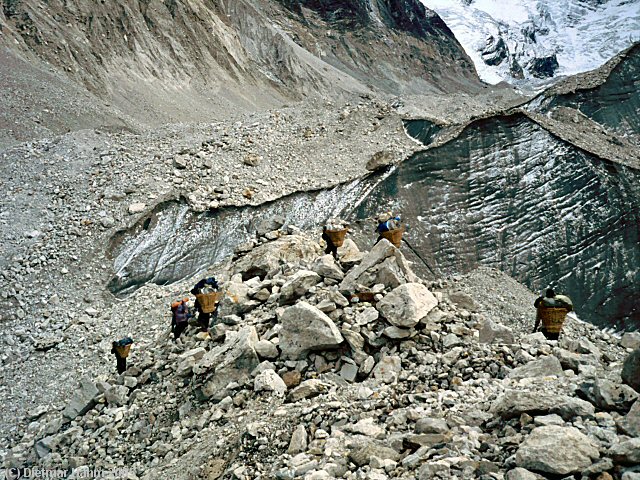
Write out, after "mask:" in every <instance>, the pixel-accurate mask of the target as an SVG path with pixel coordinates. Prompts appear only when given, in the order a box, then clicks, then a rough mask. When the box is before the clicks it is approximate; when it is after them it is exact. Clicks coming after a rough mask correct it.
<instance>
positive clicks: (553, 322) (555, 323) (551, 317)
mask: <svg viewBox="0 0 640 480" xmlns="http://www.w3.org/2000/svg"><path fill="white" fill-rule="evenodd" d="M567 312H568V310H567V309H566V308H557V307H539V308H538V318H539V319H540V320H542V326H543V327H544V329H545V330H546V331H547V332H549V333H560V330H562V325H563V324H564V320H565V318H566V316H567Z"/></svg>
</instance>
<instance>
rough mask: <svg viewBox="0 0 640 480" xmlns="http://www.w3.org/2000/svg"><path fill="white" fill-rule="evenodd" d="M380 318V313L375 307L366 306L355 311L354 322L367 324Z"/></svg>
mask: <svg viewBox="0 0 640 480" xmlns="http://www.w3.org/2000/svg"><path fill="white" fill-rule="evenodd" d="M378 318H380V313H378V310H376V309H375V307H366V308H364V309H362V310H360V311H359V312H357V313H356V323H357V324H358V325H360V326H363V325H368V324H369V323H371V322H375V321H376V320H377V319H378Z"/></svg>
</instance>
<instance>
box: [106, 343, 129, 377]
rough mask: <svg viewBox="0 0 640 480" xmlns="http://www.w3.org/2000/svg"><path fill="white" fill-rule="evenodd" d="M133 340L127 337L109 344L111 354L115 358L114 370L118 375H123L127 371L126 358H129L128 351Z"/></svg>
mask: <svg viewBox="0 0 640 480" xmlns="http://www.w3.org/2000/svg"><path fill="white" fill-rule="evenodd" d="M132 343H133V340H131V339H130V338H129V337H125V338H123V339H122V340H118V341H117V342H113V343H112V344H111V353H113V354H114V355H115V356H116V368H117V369H118V373H124V372H125V371H126V370H127V357H128V356H129V349H130V348H131V344H132Z"/></svg>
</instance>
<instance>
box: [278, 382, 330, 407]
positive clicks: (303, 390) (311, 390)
mask: <svg viewBox="0 0 640 480" xmlns="http://www.w3.org/2000/svg"><path fill="white" fill-rule="evenodd" d="M328 390H329V385H328V384H326V383H324V382H321V381H320V380H317V379H315V378H312V379H311V380H305V381H304V382H302V383H301V384H300V385H298V386H297V387H296V388H294V389H293V390H291V392H289V395H288V396H287V401H288V402H297V401H299V400H303V399H305V398H313V397H317V396H318V395H321V394H323V393H326V392H327V391H328Z"/></svg>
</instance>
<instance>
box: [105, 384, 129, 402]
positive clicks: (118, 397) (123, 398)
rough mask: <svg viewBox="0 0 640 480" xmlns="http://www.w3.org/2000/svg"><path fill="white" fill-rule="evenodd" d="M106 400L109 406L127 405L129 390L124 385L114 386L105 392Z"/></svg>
mask: <svg viewBox="0 0 640 480" xmlns="http://www.w3.org/2000/svg"><path fill="white" fill-rule="evenodd" d="M104 399H105V400H106V401H107V403H108V404H109V405H117V406H122V405H125V404H126V403H127V402H128V400H129V389H128V388H127V387H125V386H124V385H114V386H113V387H111V388H109V389H108V390H107V391H106V392H104Z"/></svg>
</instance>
